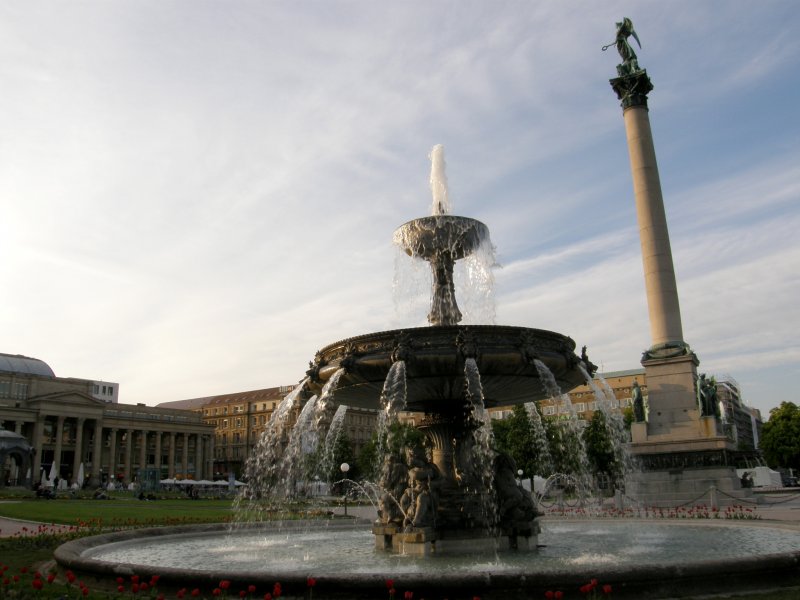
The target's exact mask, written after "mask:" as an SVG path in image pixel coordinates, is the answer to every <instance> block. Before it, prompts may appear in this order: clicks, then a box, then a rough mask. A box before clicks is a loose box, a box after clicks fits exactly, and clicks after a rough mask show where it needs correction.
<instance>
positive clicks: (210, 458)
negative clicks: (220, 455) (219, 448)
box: [206, 435, 216, 479]
mask: <svg viewBox="0 0 800 600" xmlns="http://www.w3.org/2000/svg"><path fill="white" fill-rule="evenodd" d="M207 438H208V445H207V454H206V460H207V461H208V467H207V468H206V472H207V473H208V474H209V477H208V478H209V479H214V477H215V475H216V473H214V453H215V452H216V449H215V448H214V436H213V435H209V436H207Z"/></svg>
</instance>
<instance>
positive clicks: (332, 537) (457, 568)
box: [56, 520, 800, 600]
mask: <svg viewBox="0 0 800 600" xmlns="http://www.w3.org/2000/svg"><path fill="white" fill-rule="evenodd" d="M339 523H340V522H338V521H328V522H323V523H320V522H313V523H309V522H305V523H298V522H293V523H284V524H272V525H270V526H268V527H267V528H264V526H263V525H262V526H260V527H259V528H257V529H255V528H249V529H240V530H232V531H231V530H229V529H228V528H227V527H222V526H194V527H172V528H160V529H150V530H140V531H130V532H119V533H114V534H108V535H101V536H95V537H91V538H83V539H80V540H75V541H73V542H69V543H67V544H65V545H63V546H61V547H60V548H58V550H57V551H56V559H57V560H58V562H59V563H61V564H62V565H63V566H65V567H68V568H72V569H75V570H79V571H81V572H91V573H95V574H100V575H107V576H110V577H111V576H113V577H116V576H118V575H124V576H127V575H132V574H134V573H135V574H137V575H140V576H143V577H149V576H151V575H160V576H161V578H162V581H163V582H164V583H168V584H172V585H175V586H190V587H192V588H194V587H203V586H212V587H213V586H215V585H216V584H217V582H218V581H220V580H221V579H228V580H231V581H232V582H233V583H234V586H235V588H234V589H235V590H236V589H238V587H237V586H243V587H246V586H248V585H256V586H257V587H258V588H259V589H261V590H262V592H261V593H262V594H263V590H265V589H271V586H272V584H273V583H274V582H275V581H279V582H281V584H282V585H283V587H284V593H285V594H287V595H298V596H302V595H303V593H304V592H305V589H306V584H307V577H314V578H315V579H316V580H317V585H316V588H315V591H314V597H315V598H318V599H322V598H338V597H347V598H361V597H381V596H382V595H384V594H385V593H386V588H385V580H386V579H393V580H394V582H395V587H396V588H397V589H398V590H399V591H400V593H403V591H405V590H408V591H413V592H414V594H415V595H414V597H415V598H417V597H426V598H438V597H448V596H450V597H453V596H457V597H473V596H475V595H478V596H480V597H481V598H485V599H487V598H488V599H491V598H503V599H508V598H517V597H520V598H522V597H525V598H530V597H534V598H535V597H542V596H541V595H540V594H542V593H543V592H544V591H546V590H554V589H560V590H564V591H566V592H568V593H569V594H573V595H574V594H575V593H576V592H577V588H578V587H579V586H581V585H583V584H585V583H586V582H587V581H589V580H590V579H592V578H596V579H598V580H599V581H600V582H601V583H602V584H609V585H611V586H612V587H613V589H614V595H613V597H614V598H615V599H617V600H621V599H626V598H639V599H641V598H665V597H670V596H672V597H681V596H685V595H688V594H689V593H693V594H700V593H709V592H715V593H720V592H723V591H742V590H746V589H752V588H754V587H761V588H763V587H764V586H765V584H767V583H769V585H778V584H781V583H792V582H795V581H796V580H797V577H798V575H797V567H798V564H800V534H798V531H797V529H796V528H787V527H782V526H780V525H778V524H771V525H764V524H762V523H758V524H756V523H753V524H747V525H744V524H741V523H735V524H733V523H730V524H729V523H724V524H723V523H712V522H698V523H692V524H685V523H680V524H678V523H667V522H655V523H654V522H652V521H628V520H625V521H616V520H596V521H584V520H564V521H560V520H545V522H544V523H543V526H542V529H543V531H542V533H541V535H540V538H539V541H540V544H541V546H540V547H539V548H538V549H536V550H533V551H529V552H505V553H496V554H489V555H486V554H482V555H474V556H470V555H466V556H436V555H433V556H429V557H425V558H419V557H409V556H402V555H397V554H391V553H384V552H380V551H376V550H374V549H372V548H371V534H370V531H369V527H368V526H367V525H344V526H343V525H341V524H339ZM232 591H233V590H232ZM569 597H571V596H569Z"/></svg>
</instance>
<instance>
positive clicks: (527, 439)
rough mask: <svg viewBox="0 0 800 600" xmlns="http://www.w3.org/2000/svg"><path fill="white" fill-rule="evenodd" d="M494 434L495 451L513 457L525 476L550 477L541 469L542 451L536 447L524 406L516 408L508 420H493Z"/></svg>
mask: <svg viewBox="0 0 800 600" xmlns="http://www.w3.org/2000/svg"><path fill="white" fill-rule="evenodd" d="M492 433H493V434H494V445H495V450H497V451H498V452H504V453H506V454H508V455H509V456H511V458H513V459H514V462H516V463H517V468H519V469H522V471H523V473H524V474H525V476H527V477H532V476H533V475H540V476H545V477H546V476H547V475H549V473H543V472H542V469H541V467H540V453H541V449H540V448H538V447H537V445H536V441H535V436H534V434H533V427H532V424H531V420H530V417H529V416H528V411H527V410H526V409H525V407H524V406H522V405H519V404H518V405H516V406H514V408H513V410H512V411H511V416H510V417H508V418H507V419H492Z"/></svg>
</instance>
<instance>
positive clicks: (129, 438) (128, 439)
mask: <svg viewBox="0 0 800 600" xmlns="http://www.w3.org/2000/svg"><path fill="white" fill-rule="evenodd" d="M132 451H133V429H128V430H127V431H126V432H125V470H124V471H123V473H124V475H125V485H126V486H127V485H128V484H129V483H130V482H131V452H132Z"/></svg>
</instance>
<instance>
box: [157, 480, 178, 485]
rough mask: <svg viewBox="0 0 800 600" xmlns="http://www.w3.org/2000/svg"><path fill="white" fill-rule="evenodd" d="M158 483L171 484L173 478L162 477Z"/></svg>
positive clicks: (173, 481)
mask: <svg viewBox="0 0 800 600" xmlns="http://www.w3.org/2000/svg"><path fill="white" fill-rule="evenodd" d="M159 483H163V484H164V485H172V484H173V483H175V480H174V479H169V478H167V479H162V480H161V481H160V482H159Z"/></svg>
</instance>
